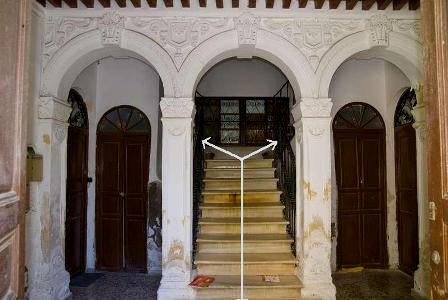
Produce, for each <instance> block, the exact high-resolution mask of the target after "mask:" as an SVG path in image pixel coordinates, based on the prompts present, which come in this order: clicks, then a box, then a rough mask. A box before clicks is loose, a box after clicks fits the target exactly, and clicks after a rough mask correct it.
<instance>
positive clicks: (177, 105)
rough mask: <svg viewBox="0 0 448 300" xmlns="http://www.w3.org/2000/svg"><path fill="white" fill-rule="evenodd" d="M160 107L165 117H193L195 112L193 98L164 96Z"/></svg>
mask: <svg viewBox="0 0 448 300" xmlns="http://www.w3.org/2000/svg"><path fill="white" fill-rule="evenodd" d="M160 109H161V110H162V116H163V117H164V118H192V117H193V115H194V113H195V107H194V102H193V100H192V99H191V98H162V100H161V101H160Z"/></svg>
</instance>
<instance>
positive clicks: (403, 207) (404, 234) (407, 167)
mask: <svg viewBox="0 0 448 300" xmlns="http://www.w3.org/2000/svg"><path fill="white" fill-rule="evenodd" d="M416 157H417V153H416V145H415V129H414V128H413V127H412V125H411V124H408V125H404V126H400V127H397V128H395V182H396V189H397V221H398V252H399V268H400V269H401V270H402V271H404V272H406V273H408V274H410V275H412V274H413V272H414V271H415V270H417V266H418V205H417V161H416Z"/></svg>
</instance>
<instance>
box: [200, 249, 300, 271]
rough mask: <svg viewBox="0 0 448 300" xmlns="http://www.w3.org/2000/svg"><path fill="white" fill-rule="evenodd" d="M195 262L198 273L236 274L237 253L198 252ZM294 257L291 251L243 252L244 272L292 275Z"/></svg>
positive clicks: (238, 262)
mask: <svg viewBox="0 0 448 300" xmlns="http://www.w3.org/2000/svg"><path fill="white" fill-rule="evenodd" d="M195 264H196V266H197V268H198V274H202V275H238V274H240V255H239V254H238V253H225V254H224V253H198V254H197V256H196V261H195ZM295 264H296V259H295V257H294V256H293V255H292V254H291V253H245V254H244V274H247V275H294V269H295Z"/></svg>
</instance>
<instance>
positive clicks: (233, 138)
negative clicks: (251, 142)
mask: <svg viewBox="0 0 448 300" xmlns="http://www.w3.org/2000/svg"><path fill="white" fill-rule="evenodd" d="M239 142H240V131H239V130H224V129H223V130H221V143H223V144H238V143H239Z"/></svg>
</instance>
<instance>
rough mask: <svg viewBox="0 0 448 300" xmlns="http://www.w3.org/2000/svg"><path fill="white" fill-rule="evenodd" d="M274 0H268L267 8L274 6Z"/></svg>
mask: <svg viewBox="0 0 448 300" xmlns="http://www.w3.org/2000/svg"><path fill="white" fill-rule="evenodd" d="M273 7H274V0H266V8H273Z"/></svg>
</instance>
